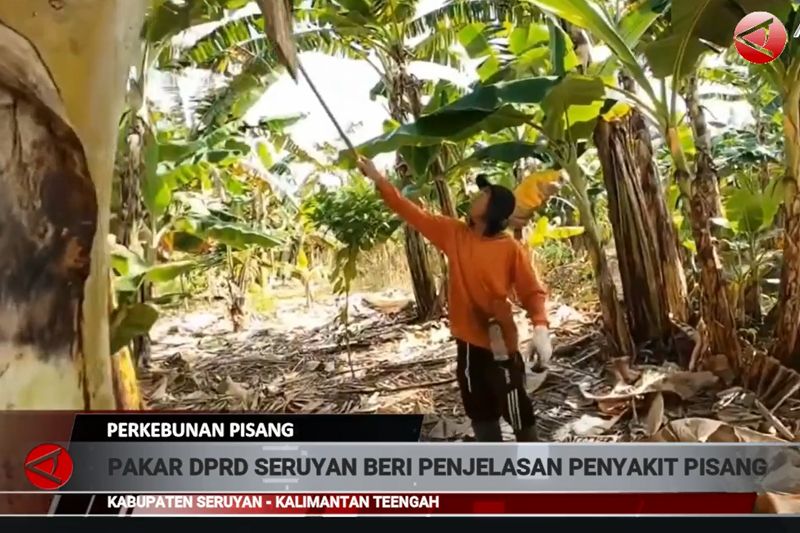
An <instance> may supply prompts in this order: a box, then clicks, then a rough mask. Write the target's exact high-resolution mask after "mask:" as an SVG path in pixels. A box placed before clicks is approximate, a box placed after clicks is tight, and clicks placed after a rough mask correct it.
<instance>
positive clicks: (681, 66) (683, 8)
mask: <svg viewBox="0 0 800 533" xmlns="http://www.w3.org/2000/svg"><path fill="white" fill-rule="evenodd" d="M529 3H531V4H534V5H536V6H537V7H539V8H540V9H543V10H545V11H547V12H548V13H551V14H554V15H557V16H559V17H562V18H564V19H566V20H568V21H570V22H572V23H573V24H576V25H578V26H580V27H583V28H586V29H587V30H589V31H590V32H591V33H592V34H593V35H594V36H595V37H597V38H598V39H601V40H602V41H604V43H605V44H606V45H607V46H608V47H609V48H610V50H611V51H612V53H613V55H614V58H615V61H616V62H617V64H619V66H621V68H623V69H625V71H626V72H627V73H628V74H629V75H630V76H631V78H633V80H634V81H635V82H636V84H637V85H638V87H639V88H640V89H641V91H642V92H643V93H644V94H643V95H640V94H638V93H632V92H631V91H628V90H626V89H624V88H622V87H610V88H611V89H613V90H614V91H616V92H618V93H620V94H625V96H626V97H627V98H629V99H630V100H631V101H633V102H636V103H637V106H638V107H639V109H640V110H641V111H642V112H644V113H645V115H646V116H648V118H650V119H651V120H652V121H653V122H654V123H655V124H657V125H658V127H659V129H660V131H661V133H662V135H663V136H664V138H665V140H666V142H667V146H668V148H669V150H670V155H671V157H672V160H673V167H674V171H675V176H674V177H675V180H676V182H677V184H678V185H679V187H680V190H681V193H682V195H683V196H684V198H686V199H688V200H689V206H690V209H689V210H690V219H691V222H692V232H693V236H694V240H695V247H696V250H697V256H698V259H699V263H700V281H701V286H702V289H703V296H702V316H703V319H704V321H705V323H706V325H707V326H708V331H709V336H710V346H711V350H712V351H713V352H715V353H723V354H725V355H726V357H727V358H728V363H729V366H730V367H731V368H732V369H733V370H734V372H735V371H736V369H737V368H738V367H739V359H740V358H739V354H740V347H739V342H738V339H737V336H736V330H735V319H734V314H733V307H732V306H731V304H730V302H729V301H728V297H727V294H726V289H725V280H724V279H723V276H722V272H721V268H720V263H719V256H718V252H717V250H716V248H715V246H714V244H713V240H712V237H711V235H712V227H711V219H712V218H713V217H714V216H715V214H716V213H717V212H718V206H719V204H720V198H719V190H718V187H717V184H716V172H715V169H714V166H713V162H712V159H711V156H710V152H709V148H710V146H709V142H708V137H707V127H706V125H705V118H704V112H703V110H702V108H701V107H700V106H699V105H696V102H697V98H696V96H697V95H696V91H695V90H692V89H693V87H692V85H691V83H690V84H689V85H688V89H689V90H688V91H687V90H685V89H686V88H687V86H686V85H685V82H686V81H687V80H689V81H690V82H691V78H692V75H693V73H694V72H695V70H696V68H697V64H698V62H699V60H700V58H701V56H702V55H703V54H705V53H708V52H712V51H716V50H719V49H722V48H725V47H727V46H730V45H731V43H732V40H733V29H734V27H735V26H736V24H737V23H738V21H739V20H740V19H741V18H742V17H743V16H744V15H745V14H746V13H748V12H750V11H754V10H761V9H768V10H769V11H770V12H773V13H775V14H776V15H778V16H779V17H781V16H782V14H785V13H786V12H787V9H788V2H786V1H784V0H767V1H758V2H756V1H751V0H717V1H713V2H712V1H709V2H696V1H694V0H672V1H671V10H670V22H671V24H670V25H669V26H668V29H667V31H666V32H662V33H661V34H660V35H658V38H657V39H656V40H655V41H653V42H650V43H648V44H646V45H645V46H644V47H643V51H644V54H645V56H646V57H647V63H648V66H649V67H650V70H651V72H652V74H653V75H654V76H655V77H656V78H657V79H661V80H662V83H661V87H660V91H657V90H656V88H655V86H654V85H653V84H652V83H651V79H650V77H649V76H648V75H647V74H646V72H645V69H644V68H643V67H642V66H641V64H640V63H639V61H638V59H637V54H636V53H635V52H634V50H633V47H634V46H635V45H637V44H638V42H639V40H640V38H641V37H642V35H644V32H645V31H646V29H647V27H648V25H646V24H640V25H634V26H628V27H627V28H620V29H618V28H617V27H616V26H615V25H614V24H613V23H612V22H611V21H610V20H609V18H608V17H607V16H606V15H605V13H603V11H602V10H601V9H600V8H599V5H598V4H596V3H593V2H589V1H588V0H565V1H562V0H529ZM631 28H634V29H631ZM603 68H608V69H610V70H611V71H613V69H614V68H615V67H614V65H613V64H609V65H608V66H607V67H605V66H604V67H603ZM668 78H670V79H671V89H668V88H667V79H668ZM682 93H683V94H684V96H685V97H686V98H687V107H688V110H689V116H690V118H691V126H692V129H693V132H694V135H695V147H696V152H697V156H696V158H695V168H694V169H692V168H691V167H690V163H689V160H688V158H687V156H686V153H685V152H684V149H683V146H682V144H681V141H680V134H679V131H680V126H681V121H682V115H680V114H679V109H678V99H679V96H680V95H681V94H682Z"/></svg>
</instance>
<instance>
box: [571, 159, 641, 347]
mask: <svg viewBox="0 0 800 533" xmlns="http://www.w3.org/2000/svg"><path fill="white" fill-rule="evenodd" d="M565 170H566V171H567V173H568V174H569V179H570V183H571V184H572V187H573V188H574V190H575V202H576V204H577V207H578V212H579V215H580V221H581V225H582V226H583V227H584V243H585V244H586V250H587V252H588V254H589V259H590V261H591V263H592V268H593V270H594V276H595V282H596V283H597V292H598V296H599V298H600V311H601V314H602V318H603V329H604V333H605V337H606V341H607V343H608V356H609V358H610V359H617V358H629V360H630V361H631V362H632V361H633V360H634V357H635V355H636V354H635V348H634V344H633V339H632V337H631V332H630V329H629V327H628V322H627V319H626V313H625V309H624V305H623V304H622V302H620V300H619V298H618V297H617V289H616V286H615V285H614V279H613V277H612V276H611V270H610V269H609V267H608V259H607V257H606V254H605V250H603V245H602V243H601V239H600V230H599V229H598V227H597V223H596V222H595V219H594V215H593V214H592V208H591V203H590V201H589V195H588V192H587V184H586V177H585V176H584V175H583V171H582V170H581V169H580V167H579V166H578V163H577V162H576V161H574V160H573V161H571V162H570V163H568V164H567V165H566V166H565Z"/></svg>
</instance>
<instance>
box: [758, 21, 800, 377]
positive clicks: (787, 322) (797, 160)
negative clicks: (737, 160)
mask: <svg viewBox="0 0 800 533" xmlns="http://www.w3.org/2000/svg"><path fill="white" fill-rule="evenodd" d="M773 13H775V14H776V15H778V16H779V17H780V13H777V12H773ZM782 20H785V21H787V22H788V24H787V28H789V29H790V30H789V31H790V33H791V31H792V29H794V28H797V27H798V25H799V24H800V9H798V7H797V5H793V6H792V7H791V10H790V11H789V15H788V16H784V17H782ZM762 70H763V71H764V72H765V73H766V74H767V78H768V79H769V80H770V81H771V82H772V84H773V86H774V87H775V88H776V89H777V90H778V92H779V93H780V95H781V97H782V99H783V116H784V118H783V139H784V141H783V145H784V153H785V155H784V157H785V176H784V210H785V212H784V235H783V242H784V245H783V267H782V271H781V285H780V296H779V298H778V305H779V307H778V324H777V328H776V335H777V339H776V342H775V345H774V348H773V353H774V355H775V356H776V357H777V358H778V359H780V360H781V361H783V362H785V363H787V364H789V365H790V366H792V367H793V368H795V369H798V370H800V194H798V189H800V42H798V39H796V38H790V39H789V43H788V44H787V47H786V49H785V50H784V52H783V54H782V55H781V56H780V58H778V60H776V61H773V62H772V63H769V64H768V65H765V66H763V67H762Z"/></svg>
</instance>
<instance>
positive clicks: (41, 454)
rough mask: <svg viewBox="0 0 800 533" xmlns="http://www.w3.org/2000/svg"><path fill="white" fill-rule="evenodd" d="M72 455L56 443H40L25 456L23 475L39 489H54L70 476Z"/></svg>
mask: <svg viewBox="0 0 800 533" xmlns="http://www.w3.org/2000/svg"><path fill="white" fill-rule="evenodd" d="M73 466H74V465H73V463H72V457H70V456H69V453H68V452H67V450H65V449H64V448H63V447H62V446H59V445H58V444H40V445H39V446H37V447H36V448H34V449H32V450H31V451H30V452H28V455H27V456H26V457H25V476H27V478H28V481H30V482H31V485H33V486H34V487H36V488H37V489H41V490H56V489H60V488H61V487H63V486H64V485H65V484H66V483H67V481H69V478H71V477H72V469H73Z"/></svg>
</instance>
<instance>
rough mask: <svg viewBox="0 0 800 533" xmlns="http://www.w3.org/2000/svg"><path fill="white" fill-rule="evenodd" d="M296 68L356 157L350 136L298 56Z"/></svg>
mask: <svg viewBox="0 0 800 533" xmlns="http://www.w3.org/2000/svg"><path fill="white" fill-rule="evenodd" d="M297 70H299V71H300V73H301V74H302V75H303V77H304V78H305V80H306V82H307V83H308V86H309V87H311V90H312V91H313V92H314V96H316V97H317V100H319V103H320V105H322V109H324V110H325V113H326V114H327V115H328V118H330V119H331V122H333V125H334V126H335V127H336V131H338V132H339V137H341V138H342V140H343V141H344V143H345V144H346V145H347V148H348V150H350V151H351V152H353V157H358V154H357V153H356V147H355V146H353V143H352V142H351V141H350V138H349V137H348V136H347V134H346V133H345V132H344V130H343V129H342V127H341V126H340V125H339V122H338V121H337V120H336V117H335V116H334V115H333V111H331V109H330V108H329V107H328V104H326V103H325V99H324V98H323V97H322V95H321V94H320V92H319V91H318V90H317V86H316V85H314V82H313V81H311V76H309V75H308V72H306V69H305V68H304V67H303V63H302V62H300V58H298V60H297Z"/></svg>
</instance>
